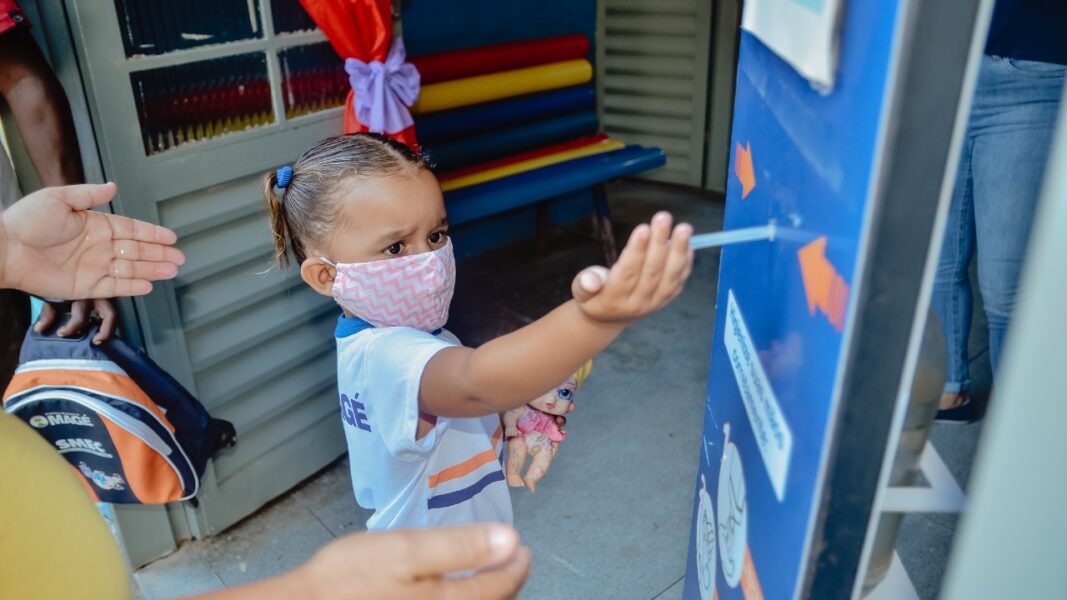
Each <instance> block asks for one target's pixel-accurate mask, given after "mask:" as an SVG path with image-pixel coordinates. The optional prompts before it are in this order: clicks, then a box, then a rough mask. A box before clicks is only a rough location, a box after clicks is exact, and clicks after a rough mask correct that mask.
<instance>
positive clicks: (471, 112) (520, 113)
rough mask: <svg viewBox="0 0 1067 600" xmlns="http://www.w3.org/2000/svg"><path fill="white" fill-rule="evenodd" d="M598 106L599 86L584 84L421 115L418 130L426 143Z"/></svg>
mask: <svg viewBox="0 0 1067 600" xmlns="http://www.w3.org/2000/svg"><path fill="white" fill-rule="evenodd" d="M595 109H596V90H595V89H594V88H593V86H591V85H582V86H576V87H570V88H563V89H561V90H553V91H551V92H543V93H540V94H530V95H528V96H520V97H518V98H512V99H508V100H501V101H498V102H490V103H488V104H480V105H478V106H472V107H468V108H458V109H455V110H449V111H445V112H440V113H432V114H429V115H426V116H424V117H421V116H420V117H418V118H417V120H416V121H415V133H416V134H417V135H418V137H419V142H420V143H422V145H424V146H429V147H433V146H434V145H435V144H443V143H447V142H448V141H450V140H457V139H460V138H465V137H472V136H476V135H479V134H482V133H487V132H490V131H494V130H498V129H503V128H511V127H514V126H516V125H521V124H525V123H530V122H533V121H540V120H542V119H547V118H549V117H554V116H557V115H562V114H566V113H573V112H578V111H586V110H595Z"/></svg>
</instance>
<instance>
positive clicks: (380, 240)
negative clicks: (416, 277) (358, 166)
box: [325, 169, 448, 263]
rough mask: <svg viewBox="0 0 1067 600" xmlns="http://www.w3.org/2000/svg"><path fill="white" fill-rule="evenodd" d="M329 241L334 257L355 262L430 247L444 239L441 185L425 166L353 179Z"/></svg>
mask: <svg viewBox="0 0 1067 600" xmlns="http://www.w3.org/2000/svg"><path fill="white" fill-rule="evenodd" d="M342 219H343V220H342V222H341V223H339V224H338V227H337V229H336V231H335V233H334V235H333V239H331V240H330V241H329V248H328V252H329V253H328V254H326V255H325V256H326V257H327V258H329V259H330V260H332V261H334V262H340V263H359V262H370V261H374V260H384V259H387V258H396V257H398V256H408V255H411V254H421V253H423V252H431V251H433V250H437V249H438V248H440V247H442V246H444V245H445V242H446V241H448V218H447V217H446V215H445V202H444V198H443V197H442V196H441V186H440V185H439V184H438V183H437V178H436V177H434V176H433V174H432V173H430V172H429V171H428V170H426V169H419V170H417V171H414V172H407V173H402V174H398V175H391V176H388V177H375V178H372V179H364V180H354V181H353V183H352V186H351V187H350V189H349V190H348V192H347V196H346V197H345V198H344V199H343V200H342Z"/></svg>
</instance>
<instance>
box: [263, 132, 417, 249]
mask: <svg viewBox="0 0 1067 600" xmlns="http://www.w3.org/2000/svg"><path fill="white" fill-rule="evenodd" d="M428 168H429V165H428V164H427V162H426V159H425V158H424V157H423V156H422V155H421V154H419V153H417V152H415V151H414V150H412V149H411V148H409V147H408V146H406V145H404V144H402V143H400V142H398V141H396V140H393V139H391V138H388V137H386V136H384V135H381V134H377V133H352V134H348V135H340V136H337V137H331V138H327V139H325V140H322V141H321V142H319V143H317V144H315V145H314V146H312V147H311V148H308V149H307V151H306V152H304V154H302V155H301V156H300V158H299V159H297V161H296V162H295V163H293V167H292V176H291V178H290V179H289V183H288V185H286V186H285V187H284V188H280V189H279V188H277V186H278V174H277V172H276V171H272V172H271V173H269V174H267V176H266V177H265V178H264V179H263V196H264V199H265V200H266V202H267V214H268V215H269V216H270V228H271V233H273V234H274V263H275V264H276V265H278V266H279V267H288V266H289V263H290V259H289V252H292V254H293V258H294V259H295V260H296V264H297V265H299V264H301V263H303V262H304V259H306V258H307V255H306V254H305V248H306V247H307V245H308V244H322V243H324V242H325V241H326V240H327V238H328V237H329V235H330V232H332V231H333V229H334V227H335V226H336V224H337V223H338V221H339V220H340V219H341V211H340V208H341V203H340V202H339V200H340V198H341V194H338V193H336V192H338V188H339V187H340V186H341V185H342V184H343V183H344V182H346V181H349V180H350V179H351V178H353V177H383V176H387V175H393V174H396V173H401V172H403V171H404V170H407V169H414V170H417V169H428Z"/></svg>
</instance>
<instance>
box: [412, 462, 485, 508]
mask: <svg viewBox="0 0 1067 600" xmlns="http://www.w3.org/2000/svg"><path fill="white" fill-rule="evenodd" d="M497 481H504V472H503V471H493V472H492V473H490V474H488V475H486V476H485V477H482V478H481V479H479V480H478V483H475V484H474V485H472V486H469V487H465V488H463V489H461V490H456V491H454V492H449V493H447V494H441V495H439V496H434V497H432V498H430V499H429V500H428V501H427V502H426V508H446V507H449V506H455V505H457V504H459V503H460V502H466V501H467V500H470V499H471V498H473V497H475V496H477V495H478V492H480V491H482V490H484V489H485V488H486V486H488V485H489V484H490V483H495V482H497Z"/></svg>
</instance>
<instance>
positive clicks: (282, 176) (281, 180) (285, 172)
mask: <svg viewBox="0 0 1067 600" xmlns="http://www.w3.org/2000/svg"><path fill="white" fill-rule="evenodd" d="M275 175H276V176H277V181H278V187H280V188H282V189H285V188H286V187H288V186H289V182H290V181H292V180H293V168H292V167H290V166H289V165H286V166H284V167H281V168H279V169H278V170H277V171H276V172H275Z"/></svg>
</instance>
